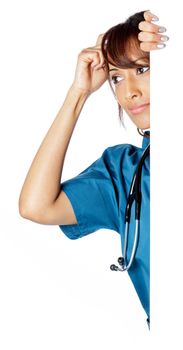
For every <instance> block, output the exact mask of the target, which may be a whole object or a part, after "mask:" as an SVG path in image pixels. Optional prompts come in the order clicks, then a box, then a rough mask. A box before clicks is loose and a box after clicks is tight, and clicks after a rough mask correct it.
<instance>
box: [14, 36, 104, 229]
mask: <svg viewBox="0 0 183 350" xmlns="http://www.w3.org/2000/svg"><path fill="white" fill-rule="evenodd" d="M100 40H101V37H99V38H98V41H97V45H96V46H95V47H92V48H87V49H85V50H83V51H82V52H81V53H80V54H79V56H78V62H77V67H76V73H75V78H74V81H73V84H72V86H71V87H70V89H69V91H68V93H67V96H66V99H65V101H64V104H63V106H62V107H61V109H60V110H59V112H58V114H57V116H56V118H55V120H54V121H53V124H52V125H51V127H50V129H49V130H48V133H47V134H46V136H45V138H44V140H43V142H42V143H41V145H40V148H39V150H38V152H37V154H36V155H35V158H34V160H33V162H32V165H31V167H30V169H29V171H28V174H27V176H26V179H25V182H24V184H23V187H22V190H21V193H20V198H19V212H20V215H21V216H23V217H24V218H27V219H29V220H32V221H35V222H38V223H42V224H61V223H62V224H68V223H70V224H74V223H76V217H75V215H74V212H73V210H72V207H71V205H70V202H69V200H68V199H67V197H66V195H65V193H64V192H60V180H61V175H62V169H63V165H64V158H65V155H66V151H67V148H68V145H69V142H70V139H71V136H72V133H73V130H74V128H75V125H76V123H77V120H78V118H79V115H80V112H81V110H82V108H83V106H84V104H85V101H86V100H87V98H88V96H89V95H90V94H91V93H92V92H93V91H95V90H97V89H98V88H99V87H100V86H101V85H102V84H103V83H104V81H105V80H106V78H107V76H106V72H105V71H104V69H103V68H102V66H103V58H102V55H101V50H100Z"/></svg>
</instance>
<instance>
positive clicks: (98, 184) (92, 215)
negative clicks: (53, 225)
mask: <svg viewBox="0 0 183 350" xmlns="http://www.w3.org/2000/svg"><path fill="white" fill-rule="evenodd" d="M109 149H110V147H109V148H108V149H106V150H105V151H104V152H103V154H102V156H101V158H99V159H97V160H96V161H95V162H94V163H92V164H91V165H90V166H89V167H88V168H86V169H85V170H84V171H83V172H81V173H80V174H79V175H77V176H76V177H74V178H72V179H70V180H67V181H65V182H63V183H61V190H62V191H64V192H65V194H66V195H67V197H68V198H69V200H70V203H71V205H72V207H73V210H74V213H75V216H76V218H77V224H75V225H59V227H60V229H61V230H62V231H63V233H64V234H65V235H66V236H67V237H69V238H70V239H77V238H80V237H83V236H86V235H88V234H90V233H92V232H95V231H97V230H99V229H101V228H107V229H110V230H114V231H116V232H119V201H118V197H119V194H118V185H117V183H118V171H117V169H114V167H113V166H112V162H111V156H110V154H111V152H109Z"/></svg>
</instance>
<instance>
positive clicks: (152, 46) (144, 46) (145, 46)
mask: <svg viewBox="0 0 183 350" xmlns="http://www.w3.org/2000/svg"><path fill="white" fill-rule="evenodd" d="M165 46H166V45H165V44H163V43H162V44H160V43H154V42H142V43H140V48H141V50H143V51H146V52H149V51H152V50H157V49H159V50H160V49H163V48H164V47H165Z"/></svg>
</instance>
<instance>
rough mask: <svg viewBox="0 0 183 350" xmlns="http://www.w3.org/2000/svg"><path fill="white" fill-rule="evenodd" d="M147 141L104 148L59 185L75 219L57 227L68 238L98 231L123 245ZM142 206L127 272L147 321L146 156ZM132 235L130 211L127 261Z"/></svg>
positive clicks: (148, 192) (148, 199)
mask: <svg viewBox="0 0 183 350" xmlns="http://www.w3.org/2000/svg"><path fill="white" fill-rule="evenodd" d="M149 142H150V139H149V138H145V137H144V138H143V143H142V147H141V148H139V147H136V146H134V145H130V144H119V145H116V146H112V147H108V148H107V149H106V150H105V151H104V152H103V154H102V156H101V157H100V158H99V159H97V160H96V161H95V162H94V163H92V164H91V165H90V166H89V167H88V168H87V169H85V170H84V171H82V172H81V173H80V174H79V175H78V176H76V177H74V178H72V179H70V180H67V181H65V182H63V183H62V184H61V189H62V190H63V191H64V192H65V193H66V195H67V197H68V198H69V200H70V202H71V205H72V207H73V210H74V213H75V216H76V218H77V222H78V223H77V224H76V225H60V226H59V227H60V229H61V230H62V231H63V232H64V234H65V235H66V236H67V237H69V238H70V239H77V238H80V237H83V236H86V235H88V234H90V233H92V232H95V231H97V230H99V229H102V228H103V229H110V230H114V231H116V232H118V233H119V234H120V236H121V242H122V245H123V242H124V232H125V220H124V218H125V209H126V202H127V197H128V194H129V190H130V186H131V181H132V178H133V175H134V172H135V170H136V167H137V164H138V162H139V160H140V158H141V156H142V153H143V151H144V148H146V147H147V145H148V144H149ZM141 190H142V204H141V217H140V229H139V240H138V246H137V250H136V255H135V259H134V261H133V264H132V266H131V268H130V270H129V271H128V273H129V276H130V278H131V280H132V283H133V285H134V287H135V290H136V292H137V294H138V296H139V299H140V301H141V303H142V306H143V308H144V310H145V311H146V314H147V316H148V318H149V317H150V157H147V158H146V159H145V163H144V165H143V168H142V179H141ZM134 232H135V210H134V205H133V206H132V211H131V221H130V227H129V236H128V249H127V259H128V258H129V256H130V255H131V251H132V245H133V238H134Z"/></svg>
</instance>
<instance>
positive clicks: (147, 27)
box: [139, 21, 166, 33]
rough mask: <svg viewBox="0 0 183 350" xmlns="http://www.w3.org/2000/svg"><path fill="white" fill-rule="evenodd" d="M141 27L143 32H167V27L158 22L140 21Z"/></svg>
mask: <svg viewBox="0 0 183 350" xmlns="http://www.w3.org/2000/svg"><path fill="white" fill-rule="evenodd" d="M139 29H140V30H142V31H143V32H152V33H164V32H166V28H165V27H161V26H158V25H157V24H154V23H150V22H146V21H142V22H140V23H139Z"/></svg>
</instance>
